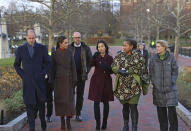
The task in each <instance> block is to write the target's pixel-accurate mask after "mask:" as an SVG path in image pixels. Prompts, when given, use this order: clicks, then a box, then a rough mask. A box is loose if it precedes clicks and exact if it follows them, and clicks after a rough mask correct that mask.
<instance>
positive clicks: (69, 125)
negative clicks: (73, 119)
mask: <svg viewBox="0 0 191 131" xmlns="http://www.w3.org/2000/svg"><path fill="white" fill-rule="evenodd" d="M66 125H67V128H68V130H71V129H72V127H71V124H70V117H67V119H66Z"/></svg>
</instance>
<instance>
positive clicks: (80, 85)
mask: <svg viewBox="0 0 191 131" xmlns="http://www.w3.org/2000/svg"><path fill="white" fill-rule="evenodd" d="M84 89H85V80H81V78H80V76H78V82H77V88H76V95H77V96H76V115H77V116H80V115H81V110H82V107H83V102H84Z"/></svg>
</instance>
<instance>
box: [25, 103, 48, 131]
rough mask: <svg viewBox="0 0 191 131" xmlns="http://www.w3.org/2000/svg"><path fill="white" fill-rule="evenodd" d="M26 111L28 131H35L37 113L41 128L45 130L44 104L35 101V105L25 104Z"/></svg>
mask: <svg viewBox="0 0 191 131" xmlns="http://www.w3.org/2000/svg"><path fill="white" fill-rule="evenodd" d="M26 111H27V117H28V122H29V131H35V118H36V116H37V112H38V111H39V117H40V121H41V128H42V129H46V120H45V102H40V101H37V103H36V104H27V105H26Z"/></svg>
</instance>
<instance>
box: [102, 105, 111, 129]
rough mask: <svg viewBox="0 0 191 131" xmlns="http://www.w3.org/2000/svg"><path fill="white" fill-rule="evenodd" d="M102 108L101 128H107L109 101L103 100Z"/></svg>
mask: <svg viewBox="0 0 191 131" xmlns="http://www.w3.org/2000/svg"><path fill="white" fill-rule="evenodd" d="M103 104H104V108H103V122H102V127H101V129H102V130H105V129H106V128H107V118H108V115H109V103H108V102H104V103H103Z"/></svg>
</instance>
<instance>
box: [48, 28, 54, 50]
mask: <svg viewBox="0 0 191 131" xmlns="http://www.w3.org/2000/svg"><path fill="white" fill-rule="evenodd" d="M52 46H53V32H52V30H51V29H50V30H49V31H48V52H51V49H52Z"/></svg>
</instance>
